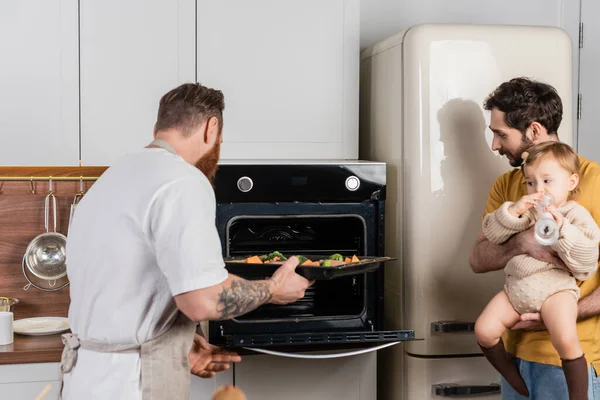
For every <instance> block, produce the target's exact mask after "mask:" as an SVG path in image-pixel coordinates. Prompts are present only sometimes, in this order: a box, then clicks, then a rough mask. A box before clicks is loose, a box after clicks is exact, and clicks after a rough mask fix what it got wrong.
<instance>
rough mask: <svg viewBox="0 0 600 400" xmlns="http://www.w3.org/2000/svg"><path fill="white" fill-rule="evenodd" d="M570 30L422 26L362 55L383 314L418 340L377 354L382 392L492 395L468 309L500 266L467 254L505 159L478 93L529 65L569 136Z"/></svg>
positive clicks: (492, 374)
mask: <svg viewBox="0 0 600 400" xmlns="http://www.w3.org/2000/svg"><path fill="white" fill-rule="evenodd" d="M571 60H572V56H571V40H570V38H569V37H568V35H567V34H566V33H565V32H564V31H562V30H561V29H558V28H554V27H529V26H499V25H495V26H494V25H489V26H483V25H437V24H430V25H419V26H414V27H411V28H410V29H408V30H406V31H403V32H400V33H398V34H397V35H394V36H392V37H390V38H388V39H385V40H383V41H381V42H380V43H377V44H376V45H374V46H372V47H371V48H369V49H367V50H365V51H364V52H363V53H362V55H361V86H360V93H361V97H360V124H361V125H360V157H361V158H362V159H369V160H374V161H384V162H386V163H387V200H386V240H385V248H386V255H388V256H393V257H397V258H398V261H397V262H394V263H389V264H387V265H386V267H385V321H386V324H387V325H388V326H387V328H389V329H414V330H415V333H416V336H417V337H419V338H422V339H424V340H422V341H417V342H409V343H406V344H404V345H398V346H394V347H393V348H391V349H389V350H384V351H382V352H380V353H379V355H378V358H379V360H378V381H379V392H378V393H379V395H378V398H379V399H383V400H391V399H394V400H395V399H404V400H428V399H440V398H442V397H455V396H457V397H459V398H463V396H465V397H466V398H472V399H486V400H495V399H500V389H499V383H500V376H499V375H498V374H497V373H496V371H495V370H494V369H493V368H492V367H491V366H490V365H489V364H488V363H487V361H486V359H485V358H483V356H482V354H481V352H480V350H479V348H478V346H477V342H476V339H475V336H474V334H473V327H474V323H475V320H476V318H477V316H478V315H479V313H480V312H481V311H482V310H483V308H484V306H485V304H487V302H488V301H489V300H490V299H491V298H492V296H493V295H494V294H495V293H497V292H498V291H499V290H501V289H502V285H503V280H504V274H503V272H502V271H499V272H493V273H486V274H475V273H473V272H472V271H471V268H470V266H469V254H470V252H471V249H472V246H473V243H474V241H475V238H476V236H477V234H478V233H479V231H480V229H481V222H482V216H483V213H484V207H485V202H486V200H487V196H488V193H489V190H490V188H491V186H492V184H493V182H494V180H495V178H496V177H497V176H499V175H500V174H502V173H504V172H506V171H508V170H509V168H510V166H509V164H508V162H507V161H506V159H504V158H502V157H501V156H499V155H498V154H496V153H494V152H492V150H491V148H490V146H491V142H492V133H491V131H490V130H489V128H488V125H489V112H487V111H485V110H484V109H483V101H484V99H485V98H486V96H487V95H488V94H489V93H490V92H491V91H492V90H494V88H496V87H497V86H498V85H499V84H500V83H502V82H504V81H507V80H509V79H511V78H513V77H519V76H527V77H530V78H533V79H537V80H541V81H543V82H547V83H549V84H551V85H553V86H554V87H555V88H556V89H557V91H558V93H559V95H560V96H561V98H562V100H563V106H564V114H563V120H562V124H561V126H560V130H559V137H560V139H561V140H562V141H564V142H566V143H568V144H572V137H573V133H572V130H573V116H572V100H571V99H572V83H571V82H572V75H571V69H572V67H571Z"/></svg>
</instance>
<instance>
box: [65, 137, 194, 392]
mask: <svg viewBox="0 0 600 400" xmlns="http://www.w3.org/2000/svg"><path fill="white" fill-rule="evenodd" d="M151 144H152V145H155V146H159V147H162V148H163V149H165V150H167V151H169V152H171V153H175V151H174V150H173V148H172V147H171V146H170V145H169V144H168V143H166V142H164V141H162V140H154V141H153V142H152V143H151ZM197 326H198V323H197V322H193V321H191V320H190V319H189V318H188V317H187V316H186V315H185V314H183V313H182V312H179V315H178V316H177V318H176V319H175V322H173V325H171V327H170V328H169V329H168V330H167V331H166V332H165V333H163V334H162V335H160V336H159V337H157V338H155V339H153V340H151V341H149V342H146V343H142V344H141V345H118V344H107V343H99V342H94V341H89V340H80V339H79V337H78V336H77V334H73V333H70V334H66V335H62V342H63V344H64V345H65V347H64V349H63V353H62V357H61V361H60V390H59V395H58V399H59V400H61V399H62V387H63V376H64V374H68V373H69V372H71V370H72V369H73V367H74V366H75V364H76V363H77V351H78V350H79V349H85V350H88V351H97V352H101V353H139V354H140V360H141V389H142V399H143V400H179V399H182V400H187V399H189V391H190V364H189V359H188V354H189V352H190V350H191V348H192V344H193V341H194V335H195V333H196V328H197ZM90 390H91V388H90Z"/></svg>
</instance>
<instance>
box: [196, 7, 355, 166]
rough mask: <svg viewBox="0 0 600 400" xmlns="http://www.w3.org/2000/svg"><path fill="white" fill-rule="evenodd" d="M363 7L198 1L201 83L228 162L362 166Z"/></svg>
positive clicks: (199, 75)
mask: <svg viewBox="0 0 600 400" xmlns="http://www.w3.org/2000/svg"><path fill="white" fill-rule="evenodd" d="M359 31H360V27H359V1H358V0H252V1H248V0H219V1H215V0H198V20H197V35H198V37H197V49H198V54H197V57H198V59H197V69H198V70H197V71H198V75H197V78H198V81H199V82H200V83H202V84H204V85H207V86H210V87H214V88H217V89H221V90H222V91H223V93H224V94H225V116H224V118H225V123H224V136H223V147H222V158H225V159H236V158H237V159H239V158H242V159H253V158H260V159H262V158H293V159H327V158H329V159H331V158H338V159H342V158H346V159H356V158H358V68H359Z"/></svg>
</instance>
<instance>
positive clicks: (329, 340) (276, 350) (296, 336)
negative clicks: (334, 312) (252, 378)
mask: <svg viewBox="0 0 600 400" xmlns="http://www.w3.org/2000/svg"><path fill="white" fill-rule="evenodd" d="M225 339H226V343H227V344H226V346H225V347H227V348H231V349H235V350H238V351H239V350H240V349H243V350H246V351H248V352H256V353H262V354H269V355H274V356H280V357H289V358H312V359H315V358H341V357H349V356H356V355H359V354H365V353H370V352H374V351H378V350H381V349H384V348H386V347H391V346H394V345H397V344H399V343H402V342H407V341H413V340H419V339H415V332H414V331H413V330H397V331H374V332H335V333H323V332H319V333H284V334H282V333H279V334H260V335H230V336H225Z"/></svg>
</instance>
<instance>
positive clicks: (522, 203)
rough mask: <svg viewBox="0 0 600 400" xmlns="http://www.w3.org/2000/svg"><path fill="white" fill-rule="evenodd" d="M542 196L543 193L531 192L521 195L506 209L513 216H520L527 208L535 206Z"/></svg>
mask: <svg viewBox="0 0 600 400" xmlns="http://www.w3.org/2000/svg"><path fill="white" fill-rule="evenodd" d="M543 198H544V193H533V194H526V195H525V196H523V197H521V198H520V199H519V201H517V202H516V203H515V204H513V205H512V206H510V207H509V208H508V211H509V212H510V213H511V214H512V215H514V216H515V217H520V216H521V215H523V214H525V212H526V211H527V210H529V209H530V208H531V207H533V206H535V205H536V204H537V203H538V202H539V201H541V200H542V199H543Z"/></svg>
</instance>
